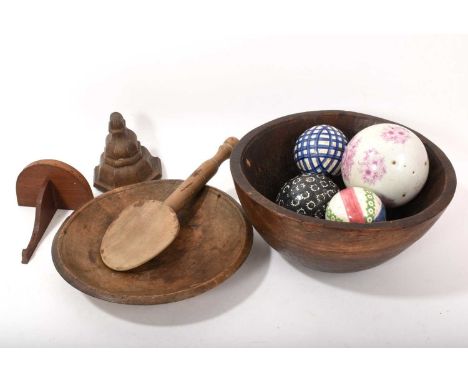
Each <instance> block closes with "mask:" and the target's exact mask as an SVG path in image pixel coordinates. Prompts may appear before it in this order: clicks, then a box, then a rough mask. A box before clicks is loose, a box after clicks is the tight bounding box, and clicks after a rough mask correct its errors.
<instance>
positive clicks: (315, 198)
mask: <svg viewBox="0 0 468 382" xmlns="http://www.w3.org/2000/svg"><path fill="white" fill-rule="evenodd" d="M338 191H339V188H338V186H337V185H336V184H335V183H334V182H333V181H332V180H331V179H330V178H329V177H328V176H326V175H324V174H309V175H307V174H302V175H298V176H296V177H294V178H293V179H291V180H289V181H287V182H286V183H285V184H284V185H283V187H281V190H280V192H279V193H278V196H277V197H276V203H277V204H278V205H280V206H283V207H285V208H287V209H289V210H291V211H294V212H297V213H298V214H302V215H309V216H313V217H316V218H320V219H323V218H324V217H325V209H326V207H327V203H328V202H329V201H330V200H331V198H332V197H333V196H334V195H335V194H336V193H337V192H338Z"/></svg>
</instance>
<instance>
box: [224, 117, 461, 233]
mask: <svg viewBox="0 0 468 382" xmlns="http://www.w3.org/2000/svg"><path fill="white" fill-rule="evenodd" d="M337 113H339V114H345V115H351V116H354V117H359V118H374V119H379V120H380V122H378V123H393V124H397V125H400V126H403V127H405V128H407V129H409V130H410V131H412V132H413V133H415V134H416V135H417V136H418V137H419V138H420V139H421V141H422V142H423V143H424V145H425V146H427V147H429V148H430V149H431V150H432V151H433V152H434V155H435V156H436V157H437V158H438V159H439V160H440V162H441V163H442V167H443V171H444V173H445V183H444V185H443V189H442V192H441V193H440V194H439V195H438V196H437V198H436V200H435V201H434V202H433V203H432V204H431V205H429V206H427V207H426V208H424V209H423V210H421V211H420V212H418V213H416V214H414V215H411V216H407V217H405V218H401V219H396V220H389V221H383V222H374V223H372V224H360V223H345V222H334V221H330V220H325V219H317V218H314V217H311V216H306V215H301V214H297V213H295V212H293V211H290V210H288V209H286V208H284V207H281V206H279V205H277V204H276V203H274V202H273V201H271V200H270V199H268V198H267V197H265V196H263V195H262V194H261V193H260V192H258V191H257V190H256V189H255V187H254V186H253V185H252V184H251V183H250V182H249V181H248V179H247V177H246V176H245V174H244V172H243V170H242V161H243V160H244V152H245V150H246V148H248V147H249V146H250V145H251V144H252V143H253V139H254V138H258V136H259V135H262V134H265V132H266V131H267V130H268V129H270V128H271V127H273V126H276V125H278V124H280V123H284V122H291V121H292V120H295V119H298V118H302V117H305V116H308V117H309V116H311V115H314V114H316V115H318V114H320V115H327V114H337ZM230 166H231V174H232V177H233V180H234V183H235V185H236V187H239V188H240V189H241V190H242V191H243V192H244V193H246V194H247V195H248V196H249V197H250V198H251V199H253V201H254V202H255V203H257V204H260V205H262V206H263V207H264V208H266V209H268V210H270V211H272V212H274V213H275V214H276V215H278V216H280V217H283V218H285V219H289V220H292V221H294V222H296V223H298V224H307V225H308V226H312V227H322V228H333V229H338V230H350V229H359V230H366V231H373V230H382V229H400V228H405V227H410V226H415V225H419V224H421V223H423V222H425V221H427V220H430V219H432V218H434V217H435V216H437V215H439V214H440V213H442V212H443V211H444V210H445V208H447V206H448V205H449V203H450V202H451V200H452V198H453V196H454V194H455V189H456V186H457V178H456V174H455V170H454V168H453V165H452V163H451V162H450V160H449V159H448V158H447V156H446V155H445V153H444V152H443V151H442V150H441V149H440V148H439V147H437V146H436V145H435V144H434V143H433V142H431V141H430V140H429V139H427V138H426V137H425V136H424V135H422V134H420V133H418V132H417V131H415V130H413V129H411V128H409V127H407V126H405V125H403V124H401V123H397V122H393V121H390V120H387V119H384V118H380V117H376V116H373V115H370V114H363V113H357V112H354V111H346V110H317V111H306V112H301V113H294V114H289V115H286V116H283V117H280V118H276V119H274V120H272V121H269V122H267V123H265V124H263V125H260V126H259V127H256V128H255V129H253V130H251V131H250V132H249V133H247V134H246V135H244V137H242V139H241V140H240V141H239V143H238V144H237V146H236V147H235V148H234V151H233V153H232V154H231V159H230Z"/></svg>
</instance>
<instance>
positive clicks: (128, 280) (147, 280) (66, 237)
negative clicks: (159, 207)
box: [52, 180, 252, 305]
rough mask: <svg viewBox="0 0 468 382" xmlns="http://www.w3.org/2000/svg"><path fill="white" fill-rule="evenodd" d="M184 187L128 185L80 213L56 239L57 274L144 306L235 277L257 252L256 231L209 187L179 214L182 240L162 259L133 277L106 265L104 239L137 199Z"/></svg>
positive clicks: (110, 297)
mask: <svg viewBox="0 0 468 382" xmlns="http://www.w3.org/2000/svg"><path fill="white" fill-rule="evenodd" d="M180 183H181V181H178V180H159V181H151V182H144V183H140V184H135V185H130V186H126V187H122V188H119V189H116V190H113V191H110V192H107V193H105V194H103V195H101V196H98V197H97V198H96V199H94V200H93V201H91V202H89V203H87V204H86V205H84V206H83V207H81V208H80V209H79V210H77V211H75V212H74V213H73V214H72V215H71V216H70V217H69V218H68V220H67V221H66V222H64V224H63V225H62V227H61V228H60V229H59V231H58V232H57V234H56V236H55V239H54V243H53V246H52V256H53V261H54V264H55V267H56V268H57V271H58V272H59V273H60V274H61V275H62V277H63V278H64V279H65V280H66V281H67V282H69V283H70V284H71V285H72V286H74V287H75V288H77V289H79V290H81V291H82V292H84V293H87V294H89V295H91V296H94V297H97V298H100V299H103V300H107V301H111V302H116V303H122V304H143V305H149V304H162V303H168V302H174V301H179V300H183V299H185V298H189V297H193V296H196V295H198V294H200V293H203V292H205V291H207V290H208V289H211V288H213V287H215V286H216V285H218V284H220V283H221V282H222V281H224V280H225V279H227V278H228V277H229V276H230V275H232V274H233V273H234V272H235V271H236V270H237V269H238V268H239V267H240V266H241V265H242V263H243V262H244V260H245V259H246V257H247V256H248V254H249V252H250V249H251V246H252V226H251V225H250V224H249V223H248V222H247V220H246V218H245V216H244V214H243V212H242V209H241V208H240V206H239V205H238V204H237V203H236V202H235V201H234V200H233V199H232V198H231V197H229V196H228V195H226V194H225V193H223V192H221V191H219V190H217V189H215V188H212V187H208V186H206V187H205V188H204V189H203V190H202V191H201V194H200V195H199V196H198V197H197V198H195V199H193V200H192V201H191V202H189V203H188V205H187V206H186V207H184V209H183V210H182V211H180V212H179V214H178V217H179V221H180V225H181V229H180V232H179V235H178V236H177V238H176V239H175V241H174V242H173V243H172V244H171V245H170V246H169V247H168V248H167V249H166V250H165V251H164V252H163V253H162V254H160V255H159V256H158V257H156V258H154V259H153V260H151V261H149V262H147V263H146V264H143V265H142V266H140V267H138V268H135V269H133V270H130V271H127V272H118V271H114V270H111V269H110V268H108V267H106V266H105V265H104V263H103V262H102V259H101V256H100V253H99V249H100V245H101V240H102V237H103V235H104V232H105V231H106V230H107V227H108V226H109V225H110V224H111V222H112V221H113V220H115V218H116V217H117V216H118V215H119V214H120V212H121V211H122V210H123V209H124V208H125V207H127V206H129V205H131V204H132V203H134V202H137V201H144V200H165V199H166V198H167V197H168V196H169V195H170V194H171V192H172V191H174V190H175V188H176V187H177V186H178V185H179V184H180Z"/></svg>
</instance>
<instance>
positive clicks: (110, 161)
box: [94, 112, 162, 191]
mask: <svg viewBox="0 0 468 382" xmlns="http://www.w3.org/2000/svg"><path fill="white" fill-rule="evenodd" d="M161 175H162V172H161V161H160V159H159V158H157V157H153V156H152V155H151V154H150V152H149V151H148V149H147V148H146V147H144V146H142V145H141V144H140V142H139V141H138V140H137V136H136V134H135V133H134V132H133V131H132V130H130V129H129V128H127V126H126V123H125V119H124V118H123V117H122V115H121V114H120V113H117V112H114V113H112V114H111V115H110V121H109V134H108V135H107V138H106V147H105V149H104V152H103V153H102V155H101V160H100V163H99V165H98V166H96V168H95V169H94V187H96V188H98V189H99V190H101V191H109V190H112V189H114V188H116V187H121V186H126V185H129V184H134V183H139V182H144V181H147V180H154V179H160V178H161Z"/></svg>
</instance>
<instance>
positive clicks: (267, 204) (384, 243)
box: [231, 110, 456, 272]
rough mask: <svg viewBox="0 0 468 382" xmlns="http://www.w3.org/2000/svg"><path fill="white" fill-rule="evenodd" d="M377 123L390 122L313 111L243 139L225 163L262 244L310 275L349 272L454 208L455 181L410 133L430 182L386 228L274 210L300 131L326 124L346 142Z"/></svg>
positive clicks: (436, 152) (291, 169) (393, 213)
mask: <svg viewBox="0 0 468 382" xmlns="http://www.w3.org/2000/svg"><path fill="white" fill-rule="evenodd" d="M383 122H391V121H387V120H384V119H382V118H377V117H373V116H370V115H365V114H358V113H353V112H347V111H335V110H333V111H313V112H305V113H300V114H293V115H289V116H286V117H283V118H279V119H276V120H274V121H271V122H269V123H267V124H265V125H262V126H260V127H258V128H256V129H254V130H252V131H251V132H250V133H248V134H247V135H246V136H245V137H244V138H242V140H241V141H240V143H239V144H238V145H237V147H236V148H235V150H234V153H233V155H232V156H231V172H232V176H233V178H234V182H235V185H236V191H237V194H238V196H239V199H240V202H241V204H242V206H243V207H244V210H245V212H246V214H247V217H248V218H249V219H250V221H251V222H252V224H253V225H254V227H255V228H256V229H257V231H258V232H259V233H260V235H261V236H262V237H263V238H264V239H265V240H266V241H267V242H268V244H270V245H271V246H272V247H273V248H275V249H276V250H277V251H278V252H280V253H281V254H282V255H284V256H286V257H287V258H291V259H293V260H297V261H299V262H301V263H302V264H304V265H306V266H308V267H310V268H314V269H317V270H321V271H327V272H352V271H358V270H362V269H366V268H371V267H374V266H376V265H378V264H381V263H382V262H384V261H386V260H388V259H390V258H391V257H393V256H395V255H397V254H399V253H400V252H402V251H403V250H404V249H406V248H408V247H409V246H410V245H411V244H413V243H414V242H415V241H416V240H418V239H419V238H421V237H422V236H423V235H424V234H425V233H426V231H427V230H428V229H429V228H430V227H431V226H432V225H433V224H434V223H435V222H436V221H437V219H438V218H439V217H440V215H441V214H442V212H443V211H444V210H445V208H446V207H447V206H448V204H449V203H450V201H451V200H452V197H453V195H454V193H455V188H456V176H455V171H454V169H453V167H452V164H451V163H450V161H449V160H448V158H447V157H446V156H445V154H444V153H443V152H442V151H441V150H440V149H439V148H438V147H437V146H436V145H434V144H433V143H432V142H431V141H429V140H428V139H427V138H425V137H424V136H422V135H421V134H419V133H417V132H416V131H414V130H412V131H413V132H415V133H416V134H417V135H418V137H419V138H421V140H422V141H423V143H424V145H425V146H426V149H427V152H428V155H429V161H430V164H429V165H430V170H429V178H428V180H427V183H426V185H425V186H424V188H423V190H422V191H421V193H420V194H419V195H418V196H417V197H416V198H415V199H414V200H413V201H411V202H410V203H408V204H406V205H404V206H402V207H400V208H396V209H392V210H389V211H388V219H389V220H388V221H386V222H381V223H374V224H367V225H364V224H357V223H339V222H331V221H326V220H321V219H315V218H312V217H308V216H303V215H298V214H296V213H295V212H292V211H289V210H287V209H285V208H283V207H280V206H278V205H277V204H276V203H275V202H274V200H275V198H276V195H277V193H278V191H279V189H280V188H281V186H282V185H283V183H284V182H286V181H287V180H289V179H291V178H292V177H294V176H296V175H297V174H298V173H299V171H298V169H297V168H296V165H295V163H294V161H293V155H292V153H293V147H294V143H295V140H296V139H297V137H298V136H299V135H300V134H301V133H302V132H303V131H304V130H306V129H307V128H309V127H312V126H314V125H317V124H330V125H333V126H335V127H337V128H339V129H341V130H342V131H343V132H344V133H345V134H346V136H347V137H348V138H349V139H350V138H351V137H353V136H354V135H355V134H356V133H357V132H358V131H360V130H362V129H363V128H365V127H368V126H371V125H373V124H376V123H383ZM335 180H336V181H337V182H338V183H339V184H340V186H343V183H342V181H341V180H340V179H339V178H338V179H335Z"/></svg>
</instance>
